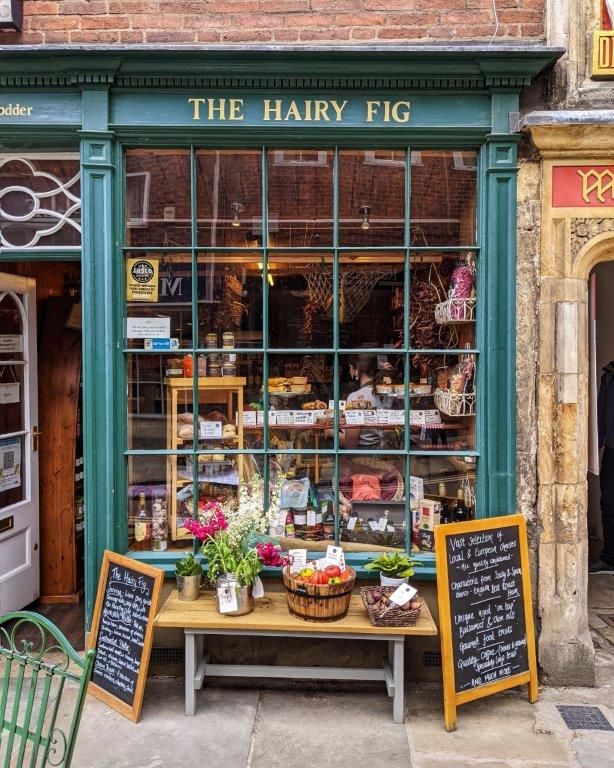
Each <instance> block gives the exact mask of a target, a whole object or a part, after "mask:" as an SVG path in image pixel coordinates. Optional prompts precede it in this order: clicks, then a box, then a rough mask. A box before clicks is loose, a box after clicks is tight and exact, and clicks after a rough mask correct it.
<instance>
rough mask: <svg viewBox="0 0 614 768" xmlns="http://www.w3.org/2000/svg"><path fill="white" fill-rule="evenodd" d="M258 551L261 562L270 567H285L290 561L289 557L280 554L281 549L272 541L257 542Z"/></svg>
mask: <svg viewBox="0 0 614 768" xmlns="http://www.w3.org/2000/svg"><path fill="white" fill-rule="evenodd" d="M256 552H257V553H258V559H259V560H260V562H261V563H262V564H263V565H266V566H267V567H269V568H279V567H281V568H284V567H285V566H286V565H288V563H289V562H290V561H289V559H288V558H287V557H282V556H281V555H280V553H279V552H280V551H279V549H278V548H277V547H276V546H275V544H272V543H271V542H268V543H267V544H262V543H260V544H256Z"/></svg>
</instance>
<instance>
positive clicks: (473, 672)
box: [446, 526, 529, 693]
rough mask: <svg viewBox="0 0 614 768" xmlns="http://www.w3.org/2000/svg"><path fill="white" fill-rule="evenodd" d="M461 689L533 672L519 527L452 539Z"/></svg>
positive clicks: (457, 669) (455, 636) (450, 565)
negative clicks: (530, 669)
mask: <svg viewBox="0 0 614 768" xmlns="http://www.w3.org/2000/svg"><path fill="white" fill-rule="evenodd" d="M446 555H447V558H448V586H449V590H450V609H451V618H452V645H453V649H454V684H455V689H456V692H457V693H461V692H463V691H466V690H469V689H471V688H478V687H479V686H481V685H485V684H486V683H492V682H494V681H495V680H500V679H501V678H503V677H511V676H512V675H519V674H521V673H522V672H527V671H528V670H529V660H528V656H527V630H526V626H525V620H524V595H523V587H522V568H521V565H520V541H519V536H518V527H516V526H514V527H510V528H499V529H498V530H490V531H476V532H475V533H465V534H458V535H455V536H454V535H453V536H448V537H446Z"/></svg>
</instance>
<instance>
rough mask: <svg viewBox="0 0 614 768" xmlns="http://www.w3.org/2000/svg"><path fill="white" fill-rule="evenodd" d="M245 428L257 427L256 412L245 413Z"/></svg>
mask: <svg viewBox="0 0 614 768" xmlns="http://www.w3.org/2000/svg"><path fill="white" fill-rule="evenodd" d="M243 426H244V427H255V426H256V411H243Z"/></svg>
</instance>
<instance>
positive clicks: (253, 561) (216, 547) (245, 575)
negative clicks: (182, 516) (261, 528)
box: [202, 531, 262, 587]
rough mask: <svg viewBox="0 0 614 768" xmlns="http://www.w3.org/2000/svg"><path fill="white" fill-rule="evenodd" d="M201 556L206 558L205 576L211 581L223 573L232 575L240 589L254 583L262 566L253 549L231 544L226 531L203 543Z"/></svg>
mask: <svg viewBox="0 0 614 768" xmlns="http://www.w3.org/2000/svg"><path fill="white" fill-rule="evenodd" d="M202 551H203V554H204V555H205V557H206V558H207V562H208V571H207V575H208V577H209V579H210V580H211V581H215V579H216V578H217V577H218V576H222V575H224V574H225V573H234V574H235V576H236V577H237V583H238V585H239V586H240V587H248V586H249V585H250V584H253V583H254V580H255V579H256V576H258V574H259V573H260V569H261V568H262V565H261V563H260V560H259V559H258V553H257V552H256V550H255V549H253V548H250V547H247V546H246V545H245V544H244V543H240V544H233V540H232V539H231V538H230V536H229V535H228V533H226V531H221V532H219V533H217V534H216V535H215V537H210V538H209V539H207V540H206V541H205V542H204V543H203V549H202Z"/></svg>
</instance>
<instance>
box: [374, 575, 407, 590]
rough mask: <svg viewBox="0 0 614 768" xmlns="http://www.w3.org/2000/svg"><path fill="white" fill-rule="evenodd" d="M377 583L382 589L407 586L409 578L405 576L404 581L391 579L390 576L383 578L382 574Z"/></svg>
mask: <svg viewBox="0 0 614 768" xmlns="http://www.w3.org/2000/svg"><path fill="white" fill-rule="evenodd" d="M379 583H380V584H381V586H382V587H400V586H401V584H409V576H406V577H405V578H404V579H393V578H391V577H390V576H384V574H383V573H380V575H379Z"/></svg>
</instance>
